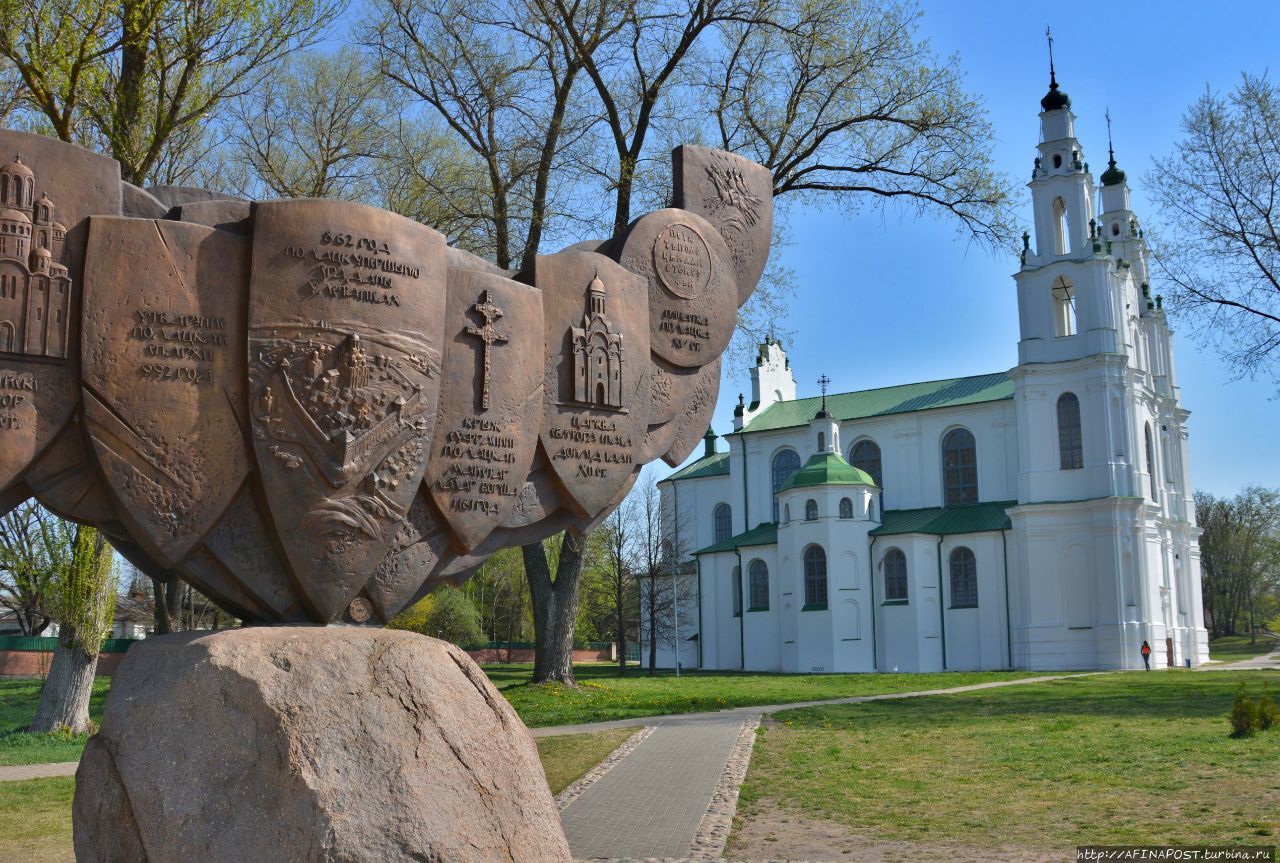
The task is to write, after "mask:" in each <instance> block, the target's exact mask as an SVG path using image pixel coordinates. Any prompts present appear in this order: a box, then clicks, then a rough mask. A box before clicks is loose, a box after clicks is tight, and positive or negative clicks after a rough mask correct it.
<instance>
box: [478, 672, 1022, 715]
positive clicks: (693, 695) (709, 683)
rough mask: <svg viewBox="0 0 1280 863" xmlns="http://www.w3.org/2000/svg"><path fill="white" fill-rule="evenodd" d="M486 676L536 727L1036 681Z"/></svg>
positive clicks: (955, 675) (955, 676)
mask: <svg viewBox="0 0 1280 863" xmlns="http://www.w3.org/2000/svg"><path fill="white" fill-rule="evenodd" d="M484 670H485V673H486V674H488V675H489V679H490V680H492V681H493V683H494V685H495V686H497V687H498V689H499V690H500V691H501V692H502V694H503V695H505V696H506V698H507V700H508V701H510V702H511V705H512V706H513V707H514V708H515V709H516V712H517V713H519V714H520V718H521V719H523V720H524V722H525V724H526V725H528V726H530V727H532V728H537V727H542V726H547V725H571V724H575V723H580V722H601V721H605V720H609V719H630V718H633V717H637V716H657V715H661V714H664V713H696V712H701V711H710V710H722V709H724V708H727V707H746V706H750V705H756V704H788V703H791V702H795V701H818V700H822V699H828V698H845V697H848V696H854V695H876V694H881V693H888V692H910V691H913V690H920V689H944V688H948V687H952V686H965V685H968V684H971V683H985V682H987V681H992V680H1014V679H1018V678H1022V677H1029V676H1033V675H1030V674H1025V673H1020V672H1007V671H994V672H947V673H942V674H752V673H736V674H735V673H727V672H684V673H682V674H681V676H680V677H679V678H677V677H676V676H675V674H674V673H673V672H666V671H664V672H659V673H658V674H657V675H655V676H653V677H650V676H649V675H648V674H647V673H646V672H644V671H642V670H628V672H627V675H626V676H625V677H618V676H617V667H616V666H612V665H605V664H599V665H580V666H575V668H574V674H575V676H576V677H577V680H578V683H579V687H578V688H577V689H571V688H567V687H563V686H560V685H558V684H539V685H535V684H532V683H530V682H529V678H530V674H531V672H532V667H531V666H529V665H488V666H485V667H484Z"/></svg>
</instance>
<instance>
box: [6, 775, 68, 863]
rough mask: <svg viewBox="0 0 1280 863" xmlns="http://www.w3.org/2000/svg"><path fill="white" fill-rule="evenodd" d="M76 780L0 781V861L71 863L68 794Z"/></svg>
mask: <svg viewBox="0 0 1280 863" xmlns="http://www.w3.org/2000/svg"><path fill="white" fill-rule="evenodd" d="M75 788H76V780H75V779H74V778H72V777H70V776H62V777H58V778H56V779H31V780H28V781H26V782H0V860H15V861H16V860H21V861H23V863H71V861H73V860H74V859H75V855H73V854H72V853H71V795H72V794H73V793H74V792H75Z"/></svg>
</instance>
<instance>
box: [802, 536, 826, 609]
mask: <svg viewBox="0 0 1280 863" xmlns="http://www.w3.org/2000/svg"><path fill="white" fill-rule="evenodd" d="M804 606H805V608H809V607H810V606H818V607H822V608H826V606H827V553H826V552H825V551H823V550H822V546H820V545H811V546H809V547H808V548H806V549H805V550H804Z"/></svg>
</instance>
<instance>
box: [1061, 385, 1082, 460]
mask: <svg viewBox="0 0 1280 863" xmlns="http://www.w3.org/2000/svg"><path fill="white" fill-rule="evenodd" d="M1058 464H1059V466H1060V467H1061V468H1062V470H1076V469H1077V468H1082V467H1084V446H1083V443H1082V441H1081V435H1080V399H1078V398H1076V394H1075V393H1063V394H1062V395H1060V396H1058Z"/></svg>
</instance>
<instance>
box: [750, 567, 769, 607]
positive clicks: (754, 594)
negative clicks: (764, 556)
mask: <svg viewBox="0 0 1280 863" xmlns="http://www.w3.org/2000/svg"><path fill="white" fill-rule="evenodd" d="M747 578H748V579H749V580H750V597H751V606H750V609H749V610H750V611H768V610H769V565H768V564H767V563H765V562H764V561H763V560H761V559H760V558H758V557H757V558H756V559H755V560H753V561H751V563H750V565H748V566H747Z"/></svg>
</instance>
